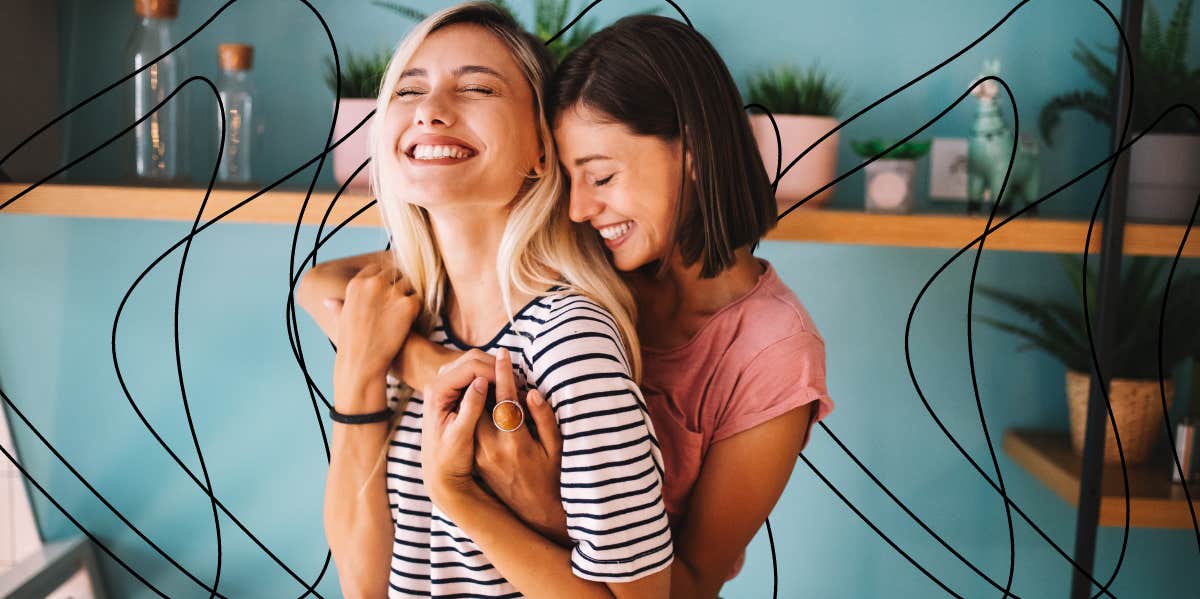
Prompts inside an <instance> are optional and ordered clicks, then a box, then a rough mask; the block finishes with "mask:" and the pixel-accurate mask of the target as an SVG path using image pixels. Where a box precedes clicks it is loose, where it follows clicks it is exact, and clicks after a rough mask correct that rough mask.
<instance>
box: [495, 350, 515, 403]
mask: <svg viewBox="0 0 1200 599" xmlns="http://www.w3.org/2000/svg"><path fill="white" fill-rule="evenodd" d="M516 400H517V382H516V380H514V378H513V370H512V357H511V356H510V355H509V354H508V350H507V349H505V348H503V347H502V348H500V351H497V352H496V401H497V402H501V401H516Z"/></svg>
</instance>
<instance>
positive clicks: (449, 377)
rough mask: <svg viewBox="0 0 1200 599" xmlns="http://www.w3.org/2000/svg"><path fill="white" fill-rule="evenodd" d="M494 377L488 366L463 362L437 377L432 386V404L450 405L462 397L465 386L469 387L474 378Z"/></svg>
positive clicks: (480, 363) (474, 362)
mask: <svg viewBox="0 0 1200 599" xmlns="http://www.w3.org/2000/svg"><path fill="white" fill-rule="evenodd" d="M495 376H496V373H495V371H494V370H492V367H491V365H490V364H484V363H482V362H479V361H476V360H464V361H463V362H461V363H459V364H458V365H457V366H454V367H453V368H449V369H447V370H446V371H445V372H443V373H441V374H440V375H438V378H437V380H436V381H435V382H434V383H433V385H432V389H433V394H434V396H433V397H432V398H431V399H432V400H433V401H434V402H441V403H452V402H453V401H455V400H457V399H458V398H459V397H461V396H462V394H463V391H464V390H465V389H466V388H467V385H470V384H471V382H472V381H474V380H475V379H476V378H484V379H487V380H491V379H492V378H493V377H495ZM486 390H487V389H486V387H485V388H484V391H485V392H486Z"/></svg>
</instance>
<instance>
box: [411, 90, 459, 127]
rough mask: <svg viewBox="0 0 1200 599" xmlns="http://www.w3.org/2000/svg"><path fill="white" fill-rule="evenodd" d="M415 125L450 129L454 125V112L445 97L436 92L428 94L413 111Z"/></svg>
mask: <svg viewBox="0 0 1200 599" xmlns="http://www.w3.org/2000/svg"><path fill="white" fill-rule="evenodd" d="M413 124H415V125H420V126H426V127H432V126H434V125H440V126H443V127H449V126H450V125H453V124H454V110H453V108H452V107H451V105H450V102H447V101H446V99H445V97H444V95H443V94H441V93H439V92H437V91H436V90H434V91H430V92H429V93H426V94H425V95H424V96H423V97H422V98H421V100H420V102H418V103H417V106H416V110H414V111H413Z"/></svg>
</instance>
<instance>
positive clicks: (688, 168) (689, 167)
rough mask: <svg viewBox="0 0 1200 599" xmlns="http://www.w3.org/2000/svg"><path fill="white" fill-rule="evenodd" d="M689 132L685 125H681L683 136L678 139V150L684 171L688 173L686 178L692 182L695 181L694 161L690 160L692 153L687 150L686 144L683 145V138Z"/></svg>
mask: <svg viewBox="0 0 1200 599" xmlns="http://www.w3.org/2000/svg"><path fill="white" fill-rule="evenodd" d="M690 134H691V132H690V131H688V128H687V125H684V126H683V136H682V137H681V138H680V140H679V151H680V153H682V154H683V168H684V172H686V173H687V174H688V178H689V179H691V180H692V183H695V182H696V161H695V160H692V153H691V152H689V151H688V149H687V146H685V145H683V139H686V138H687V136H688V135H690Z"/></svg>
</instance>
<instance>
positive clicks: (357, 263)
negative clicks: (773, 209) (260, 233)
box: [296, 250, 462, 389]
mask: <svg viewBox="0 0 1200 599" xmlns="http://www.w3.org/2000/svg"><path fill="white" fill-rule="evenodd" d="M369 264H374V265H377V266H380V267H384V266H391V265H393V264H394V260H393V258H392V253H391V252H390V251H388V250H382V251H378V252H371V253H369V254H358V255H355V256H347V257H345V258H338V259H336V260H329V261H327V262H321V263H319V264H317V265H316V266H314V267H312V268H310V269H309V270H308V272H305V273H304V276H303V277H301V278H300V283H299V284H298V285H297V286H296V304H297V305H299V306H300V307H301V308H303V309H304V311H305V312H307V313H308V315H309V316H310V317H312V319H313V321H314V322H316V323H317V326H318V327H320V328H321V331H322V332H323V333H325V336H326V337H328V338H329V340H330V341H332V342H333V344H334V345H335V346H336V345H337V343H338V340H337V321H338V315H339V314H340V313H341V306H342V303H343V302H344V301H345V299H346V284H347V283H349V282H350V279H352V278H354V275H356V274H358V272H359V271H360V270H362V269H363V267H365V266H367V265H369ZM326 300H332V301H333V306H332V307H330V306H327V305H326V303H325V302H326ZM461 353H462V352H457V351H454V350H451V349H446V348H444V347H442V346H440V345H438V344H436V343H433V342H432V341H430V340H428V339H426V338H425V337H422V336H421V335H409V337H408V339H407V340H406V341H405V343H404V345H403V346H402V348H401V350H400V353H399V354H398V355H397V358H396V361H395V362H393V363H392V366H391V368H390V370H389V373H390V374H391V375H393V376H395V377H396V378H399V379H400V380H402V381H404V382H405V383H408V386H410V387H412V388H414V389H423V388H425V385H428V384H430V383H432V382H433V381H434V379H436V378H437V372H438V370H439V369H440V368H441V367H442V366H444V365H446V364H448V363H450V362H452V361H453V360H454V359H455V358H456V357H458V356H459V355H461Z"/></svg>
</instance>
